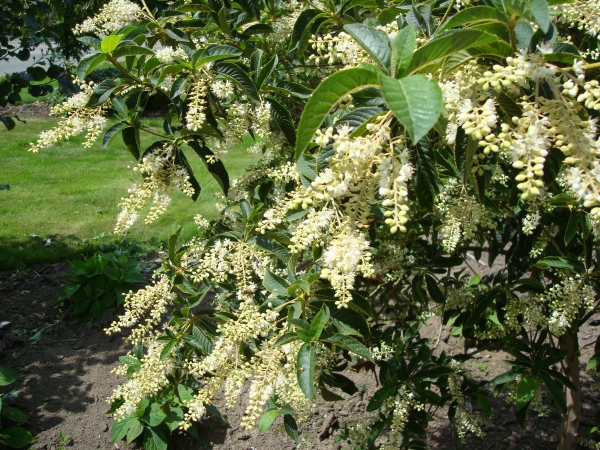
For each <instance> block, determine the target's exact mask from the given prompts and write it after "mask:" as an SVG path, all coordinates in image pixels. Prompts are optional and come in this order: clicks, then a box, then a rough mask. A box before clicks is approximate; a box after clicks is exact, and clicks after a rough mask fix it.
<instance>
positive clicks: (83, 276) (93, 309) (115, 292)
mask: <svg viewBox="0 0 600 450" xmlns="http://www.w3.org/2000/svg"><path fill="white" fill-rule="evenodd" d="M69 266H70V268H71V272H72V273H71V275H70V277H69V281H68V283H67V284H66V285H65V287H64V288H63V290H62V292H61V293H60V295H59V297H58V300H57V301H58V302H65V303H66V305H67V308H68V309H69V310H70V311H71V312H72V313H73V314H74V315H76V316H81V317H83V318H84V319H86V320H96V319H98V318H100V316H102V314H103V313H104V311H106V310H107V309H109V308H115V309H116V308H119V307H121V306H122V305H123V301H124V298H125V294H127V293H128V292H129V291H132V290H133V291H136V290H138V289H139V284H140V283H146V282H147V281H146V279H145V278H144V277H143V276H142V274H141V273H140V268H141V263H140V262H138V261H135V260H129V259H128V258H127V256H126V255H124V254H120V255H117V254H115V253H101V252H100V253H96V254H95V255H93V256H92V257H90V258H88V259H87V260H85V261H73V262H72V263H70V264H69Z"/></svg>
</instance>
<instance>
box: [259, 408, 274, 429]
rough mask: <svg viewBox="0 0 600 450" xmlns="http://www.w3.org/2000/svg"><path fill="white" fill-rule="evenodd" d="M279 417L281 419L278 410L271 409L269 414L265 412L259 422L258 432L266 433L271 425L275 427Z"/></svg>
mask: <svg viewBox="0 0 600 450" xmlns="http://www.w3.org/2000/svg"><path fill="white" fill-rule="evenodd" d="M277 417H279V410H278V409H270V410H268V411H267V412H265V413H264V414H263V415H262V416H261V418H260V420H259V421H258V432H259V433H264V432H265V431H267V430H268V429H269V428H271V425H273V422H275V419H277Z"/></svg>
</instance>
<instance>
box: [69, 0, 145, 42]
mask: <svg viewBox="0 0 600 450" xmlns="http://www.w3.org/2000/svg"><path fill="white" fill-rule="evenodd" d="M141 15H142V10H141V8H140V7H139V6H138V5H136V4H135V3H133V2H130V1H129V0H111V1H110V2H109V3H108V4H106V5H104V6H103V7H102V9H101V10H100V12H99V13H98V14H97V15H95V16H94V17H90V18H88V19H86V20H85V21H84V22H83V23H82V24H81V25H76V26H75V29H74V30H73V32H74V33H75V34H83V33H94V34H105V35H109V34H110V33H112V32H113V31H116V30H118V29H120V28H123V27H126V26H128V25H131V24H132V23H133V22H136V21H137V20H139V19H140V18H141Z"/></svg>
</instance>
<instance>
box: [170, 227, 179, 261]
mask: <svg viewBox="0 0 600 450" xmlns="http://www.w3.org/2000/svg"><path fill="white" fill-rule="evenodd" d="M181 229H182V227H179V228H178V229H177V231H176V232H175V233H173V234H172V235H171V236H169V241H168V248H169V261H171V262H174V261H175V253H176V252H177V240H178V239H179V233H181Z"/></svg>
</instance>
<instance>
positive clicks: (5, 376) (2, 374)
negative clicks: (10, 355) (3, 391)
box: [0, 366, 21, 386]
mask: <svg viewBox="0 0 600 450" xmlns="http://www.w3.org/2000/svg"><path fill="white" fill-rule="evenodd" d="M19 378H21V375H19V374H18V373H17V372H15V371H14V370H11V369H9V368H8V367H3V366H0V386H8V385H9V384H12V383H14V382H15V381H17V380H18V379H19Z"/></svg>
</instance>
